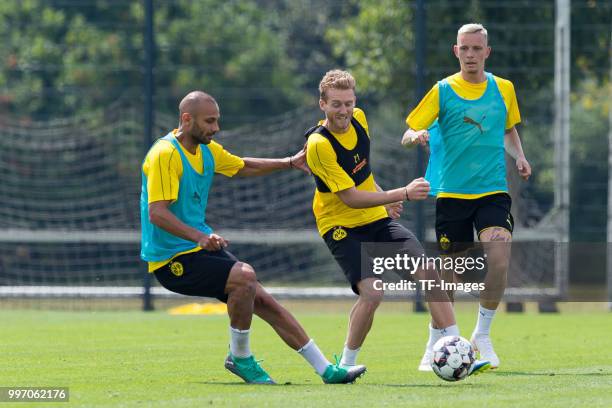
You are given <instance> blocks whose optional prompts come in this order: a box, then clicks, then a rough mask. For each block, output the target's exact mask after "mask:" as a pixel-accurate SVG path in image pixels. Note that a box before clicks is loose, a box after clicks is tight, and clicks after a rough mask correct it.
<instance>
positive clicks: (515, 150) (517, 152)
mask: <svg viewBox="0 0 612 408" xmlns="http://www.w3.org/2000/svg"><path fill="white" fill-rule="evenodd" d="M504 146H505V148H506V151H507V152H508V154H509V155H510V156H511V157H512V158H513V159H514V160H516V169H517V170H518V173H519V175H520V176H521V177H522V178H523V179H525V180H527V179H529V176H531V165H530V164H529V162H528V161H527V159H526V158H525V153H524V152H523V145H522V144H521V138H520V136H519V134H518V131H517V130H516V127H515V126H513V127H512V128H511V129H508V130H506V133H505V137H504Z"/></svg>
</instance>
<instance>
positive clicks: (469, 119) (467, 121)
mask: <svg viewBox="0 0 612 408" xmlns="http://www.w3.org/2000/svg"><path fill="white" fill-rule="evenodd" d="M482 119H483V120H484V117H483V118H482ZM463 123H469V124H470V125H474V126H476V127H477V128H478V130H480V133H481V134H482V133H484V132H483V130H482V126H481V125H480V123H478V122H476V121H475V120H474V119H472V118H470V117H469V116H464V117H463Z"/></svg>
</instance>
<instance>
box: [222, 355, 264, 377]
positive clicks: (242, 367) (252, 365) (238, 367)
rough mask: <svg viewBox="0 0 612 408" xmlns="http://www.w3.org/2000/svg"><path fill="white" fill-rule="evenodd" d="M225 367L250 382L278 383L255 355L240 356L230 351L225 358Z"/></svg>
mask: <svg viewBox="0 0 612 408" xmlns="http://www.w3.org/2000/svg"><path fill="white" fill-rule="evenodd" d="M225 368H227V369H228V370H229V371H230V372H232V373H234V374H236V375H237V376H238V377H240V378H242V379H243V380H244V382H246V383H248V384H276V383H275V382H274V380H272V378H270V376H269V375H268V373H266V371H265V370H264V369H263V368H261V366H260V365H259V363H258V362H257V361H255V358H254V357H253V356H250V357H246V358H240V357H234V356H232V354H231V353H229V354H228V355H227V358H226V359H225Z"/></svg>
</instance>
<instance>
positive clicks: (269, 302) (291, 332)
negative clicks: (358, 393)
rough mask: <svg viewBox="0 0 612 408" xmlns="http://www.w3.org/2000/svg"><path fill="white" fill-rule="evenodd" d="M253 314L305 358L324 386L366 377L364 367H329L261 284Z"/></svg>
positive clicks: (311, 341)
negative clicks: (363, 375)
mask: <svg viewBox="0 0 612 408" xmlns="http://www.w3.org/2000/svg"><path fill="white" fill-rule="evenodd" d="M255 314H256V315H257V316H259V317H261V318H262V319H263V320H264V321H266V322H267V323H268V324H269V325H270V326H272V328H273V329H274V330H275V331H276V333H277V334H278V335H279V336H280V338H281V339H283V341H284V342H285V343H286V344H287V345H288V346H289V347H291V348H292V349H294V350H296V351H297V352H298V353H299V354H300V355H301V356H302V357H304V359H305V360H306V361H307V362H308V363H309V364H310V365H311V366H312V367H313V368H314V369H315V371H316V372H317V374H319V375H320V376H321V378H322V379H323V381H324V382H325V383H328V384H330V383H350V382H354V381H355V380H356V379H357V378H359V377H360V376H361V375H362V374H363V373H365V371H366V367H365V366H362V365H360V366H355V367H350V368H342V367H339V366H338V365H333V364H331V363H330V362H329V361H328V360H327V359H326V358H325V356H324V355H323V353H321V350H319V347H318V346H317V345H316V343H315V342H314V340H312V339H311V338H310V337H308V335H307V334H306V331H305V330H304V328H303V327H302V326H301V325H300V323H299V322H298V321H297V320H296V318H295V317H293V315H292V314H291V313H290V312H289V311H288V310H287V309H285V308H284V307H283V305H281V304H280V303H278V302H277V301H276V299H274V297H272V295H270V294H269V293H268V292H267V291H266V290H265V289H264V288H263V286H261V285H260V284H257V291H256V295H255Z"/></svg>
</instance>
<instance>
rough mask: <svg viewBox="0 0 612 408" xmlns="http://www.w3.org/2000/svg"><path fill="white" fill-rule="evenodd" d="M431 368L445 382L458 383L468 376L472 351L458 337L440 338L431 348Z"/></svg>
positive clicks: (467, 342) (464, 340)
mask: <svg viewBox="0 0 612 408" xmlns="http://www.w3.org/2000/svg"><path fill="white" fill-rule="evenodd" d="M433 352H434V358H433V361H432V362H431V368H433V372H434V373H436V375H437V376H438V377H440V378H441V379H443V380H445V381H459V380H463V379H464V378H465V377H467V376H468V373H469V371H470V368H471V367H472V364H474V349H473V348H472V345H471V344H470V342H469V341H467V340H466V339H464V338H463V337H460V336H446V337H442V338H441V339H440V340H438V341H437V342H436V344H434V346H433Z"/></svg>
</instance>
